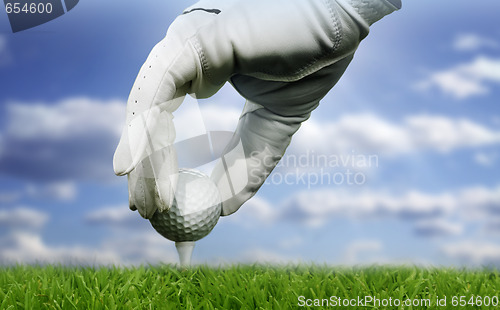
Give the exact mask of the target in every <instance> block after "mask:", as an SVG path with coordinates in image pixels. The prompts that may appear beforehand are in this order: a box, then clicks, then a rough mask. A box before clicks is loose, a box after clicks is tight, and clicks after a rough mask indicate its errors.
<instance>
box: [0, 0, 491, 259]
mask: <svg viewBox="0 0 500 310" xmlns="http://www.w3.org/2000/svg"><path fill="white" fill-rule="evenodd" d="M192 3H194V2H187V1H140V2H139V1H131V2H127V3H123V2H118V1H106V2H104V3H103V2H102V1H96V0H87V1H81V2H80V3H79V4H78V5H77V6H76V7H75V8H74V9H73V10H72V11H71V12H69V13H67V14H65V15H64V16H62V17H60V18H58V19H56V20H53V21H51V22H49V23H47V24H44V25H41V26H39V27H36V28H33V29H30V30H26V31H23V32H19V33H16V34H12V33H11V31H10V27H9V25H8V20H7V16H6V14H1V13H0V77H1V81H2V83H1V86H0V90H1V91H0V262H2V263H4V264H5V263H12V262H26V263H33V262H37V261H46V262H60V263H77V264H79V263H81V264H111V263H112V264H142V263H157V262H166V263H173V262H176V261H177V254H176V252H175V248H174V246H173V243H172V242H170V241H168V240H166V239H163V238H162V237H161V236H160V235H158V234H157V233H156V232H155V231H154V230H153V229H152V228H151V227H150V225H149V223H148V222H147V221H146V220H143V219H142V218H141V217H140V216H139V214H137V212H132V211H130V210H129V209H128V202H127V197H128V194H127V184H126V180H125V178H119V177H116V176H114V174H113V171H112V156H113V152H114V148H115V147H116V144H117V142H118V139H119V135H120V132H121V127H122V125H123V122H124V117H125V102H126V99H127V96H128V93H129V91H130V87H131V86H132V83H133V81H134V80H135V76H136V74H137V73H138V70H139V68H140V66H141V65H142V63H143V61H144V60H145V59H146V57H147V55H148V53H149V51H150V50H151V48H152V47H153V46H154V45H155V44H156V43H157V42H158V41H159V40H161V39H162V37H163V36H164V34H165V32H166V29H167V28H168V25H169V24H170V23H171V22H172V20H173V19H174V18H175V16H177V15H178V14H179V13H180V12H182V9H183V8H184V7H186V6H188V5H190V4H192ZM403 6H404V7H403V10H401V11H399V12H396V13H394V14H392V15H390V16H388V17H386V18H384V19H383V20H382V21H380V22H379V23H377V24H375V25H374V26H373V27H372V29H371V34H370V35H369V36H368V38H367V39H366V40H365V41H363V43H362V44H361V46H360V48H359V50H358V52H357V53H356V56H355V58H354V61H353V62H352V64H351V66H350V67H349V69H348V70H347V72H346V73H345V75H344V76H343V78H342V79H341V81H340V82H339V84H338V85H337V86H336V87H335V88H334V89H333V90H332V91H331V92H330V94H329V95H328V96H327V97H325V98H324V100H323V102H322V103H321V105H320V106H319V107H318V109H317V110H315V111H314V112H313V115H312V117H311V119H310V120H309V121H308V122H306V123H305V124H304V125H303V126H302V128H301V129H300V130H299V132H298V133H297V134H296V136H295V137H294V139H293V141H292V144H291V145H290V148H289V150H288V151H287V154H286V156H285V158H284V159H285V160H286V161H285V162H284V163H283V164H282V165H280V166H279V167H278V168H277V169H276V170H275V172H274V173H273V175H271V177H270V179H269V182H268V184H266V185H265V186H263V187H262V188H261V190H260V191H259V193H258V194H257V195H256V196H255V197H254V198H253V199H252V200H250V201H249V202H248V203H246V204H245V205H244V206H243V207H242V208H241V209H240V211H238V212H237V213H235V214H234V215H231V216H229V217H225V218H221V220H220V221H219V223H218V224H217V226H216V227H215V229H214V231H213V232H212V233H211V234H210V235H209V236H208V237H206V238H205V239H203V240H201V241H199V242H198V243H197V245H196V248H195V252H194V257H193V260H194V262H196V263H208V264H220V263H253V262H271V263H289V262H294V263H296V262H316V263H328V264H335V265H338V264H349V265H350V264H373V263H380V264H386V263H389V264H392V263H413V264H424V265H428V264H430V265H467V266H476V265H489V264H493V265H500V181H499V178H498V175H499V172H500V171H499V168H500V108H499V107H498V101H499V99H498V98H499V95H500V24H499V23H498V20H497V13H498V12H499V11H500V3H499V2H498V1H494V0H487V1H486V0H480V1H474V2H473V1H461V2H457V1H451V0H444V1H439V2H430V1H418V2H417V1H405V2H404V3H403ZM243 104H244V100H243V99H242V98H240V97H239V95H238V94H236V93H235V92H234V90H232V89H231V87H229V86H226V87H224V88H223V89H222V90H221V91H220V92H219V93H218V94H217V95H215V96H214V97H212V98H210V99H206V100H199V101H198V102H197V101H196V100H194V99H189V100H186V102H185V103H184V105H183V106H182V107H181V108H180V109H179V111H177V112H176V114H175V117H176V126H177V133H178V139H179V140H181V139H185V138H189V137H190V136H195V135H197V134H200V133H203V132H204V131H205V130H233V129H234V127H235V125H236V122H237V118H238V115H239V113H240V111H241V109H242V107H243ZM193 120H198V121H197V122H194V121H193ZM193 124H195V125H193ZM300 158H302V159H304V158H305V159H307V164H306V165H302V164H300V163H299V162H294V161H293V160H294V159H300ZM325 158H328V161H327V162H325V161H322V162H319V163H318V164H316V165H313V164H312V160H316V161H321V160H322V159H325ZM367 158H372V159H374V158H376V161H372V162H371V164H368V165H363V164H362V163H361V162H360V161H359V160H361V159H367ZM350 159H357V160H356V161H355V162H354V163H353V162H352V161H351V162H349V160H350ZM336 160H339V161H341V160H344V161H345V160H347V162H346V163H344V164H341V165H335V164H334V163H335V162H336ZM204 169H209V167H204ZM349 175H350V176H357V178H358V179H357V181H358V182H350V183H349V182H348V181H347V178H348V176H349ZM318 176H323V179H322V182H319V181H317V179H315V178H316V177H318ZM304 178H306V181H304ZM284 180H287V182H285V181H284ZM341 181H343V182H341ZM361 181H362V182H361ZM285 183H287V184H285ZM356 183H359V184H356Z"/></svg>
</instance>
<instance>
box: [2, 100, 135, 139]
mask: <svg viewBox="0 0 500 310" xmlns="http://www.w3.org/2000/svg"><path fill="white" fill-rule="evenodd" d="M7 114H8V116H9V117H8V122H7V130H6V135H8V136H9V137H10V138H16V139H39V138H45V139H51V140H64V139H69V138H75V137H77V136H89V133H96V132H98V133H101V134H111V135H113V136H116V137H119V135H120V134H121V130H122V127H123V124H124V122H125V105H124V103H123V102H122V101H118V100H114V101H113V100H112V101H99V100H93V99H88V98H70V99H66V100H63V101H60V102H58V103H56V104H42V103H36V104H30V103H22V102H12V103H10V104H8V105H7Z"/></svg>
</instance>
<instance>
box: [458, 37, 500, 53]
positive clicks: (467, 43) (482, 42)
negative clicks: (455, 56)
mask: <svg viewBox="0 0 500 310" xmlns="http://www.w3.org/2000/svg"><path fill="white" fill-rule="evenodd" d="M453 47H454V48H455V50H457V51H476V50H480V49H482V48H493V49H496V48H499V47H500V44H499V43H498V42H496V41H495V40H492V39H490V38H486V37H483V36H481V35H478V34H474V33H462V34H460V35H458V36H457V37H456V38H455V42H453Z"/></svg>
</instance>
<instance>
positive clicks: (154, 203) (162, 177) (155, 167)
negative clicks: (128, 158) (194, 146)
mask: <svg viewBox="0 0 500 310" xmlns="http://www.w3.org/2000/svg"><path fill="white" fill-rule="evenodd" d="M168 159H173V160H168ZM177 171H178V167H177V157H176V154H175V151H174V148H173V147H172V146H170V147H167V148H165V149H162V150H160V151H157V152H155V153H153V154H151V156H149V157H147V158H146V159H144V160H142V161H141V162H140V163H139V164H138V165H137V166H136V168H135V169H134V170H132V171H131V172H130V173H129V174H128V181H129V203H130V206H129V207H130V209H132V210H138V211H139V213H140V214H141V216H142V217H144V218H146V219H149V218H151V217H152V216H153V214H154V213H155V212H156V210H159V211H160V212H163V211H166V210H168V209H169V208H170V206H171V205H172V201H173V199H174V192H175V188H176V184H177V173H176V172H177Z"/></svg>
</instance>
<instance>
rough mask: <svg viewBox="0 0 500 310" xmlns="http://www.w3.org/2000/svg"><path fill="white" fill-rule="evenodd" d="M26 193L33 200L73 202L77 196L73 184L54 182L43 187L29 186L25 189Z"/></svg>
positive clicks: (76, 190)
mask: <svg viewBox="0 0 500 310" xmlns="http://www.w3.org/2000/svg"><path fill="white" fill-rule="evenodd" d="M26 193H27V194H28V196H30V197H32V198H35V199H51V200H60V201H73V200H75V199H76V197H77V195H78V189H77V187H76V185H75V183H74V182H56V183H49V184H44V185H35V184H29V185H28V186H27V187H26Z"/></svg>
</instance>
